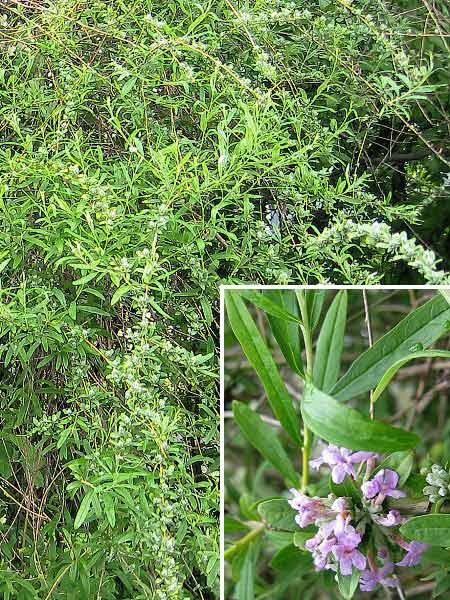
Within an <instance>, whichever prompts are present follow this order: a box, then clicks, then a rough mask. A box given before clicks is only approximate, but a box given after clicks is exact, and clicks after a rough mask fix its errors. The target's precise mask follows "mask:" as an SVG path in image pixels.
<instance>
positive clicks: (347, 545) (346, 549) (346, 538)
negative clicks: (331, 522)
mask: <svg viewBox="0 0 450 600" xmlns="http://www.w3.org/2000/svg"><path fill="white" fill-rule="evenodd" d="M360 541H361V534H360V533H358V532H357V531H356V529H355V528H354V527H352V526H351V525H348V526H347V527H346V528H345V531H343V532H342V533H341V534H339V535H338V536H337V544H335V545H334V546H333V554H334V556H335V558H336V559H337V560H338V561H339V567H340V570H341V574H342V575H351V573H352V567H353V566H355V567H356V568H357V569H359V570H360V571H362V570H363V569H365V568H366V557H365V556H364V555H363V554H361V552H360V551H359V550H357V546H358V545H359V543H360Z"/></svg>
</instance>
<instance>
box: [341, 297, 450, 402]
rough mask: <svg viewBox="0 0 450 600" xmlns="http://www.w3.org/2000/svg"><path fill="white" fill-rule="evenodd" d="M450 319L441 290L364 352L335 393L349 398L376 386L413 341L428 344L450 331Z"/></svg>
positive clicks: (405, 353) (409, 349)
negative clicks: (449, 329) (449, 326)
mask: <svg viewBox="0 0 450 600" xmlns="http://www.w3.org/2000/svg"><path fill="white" fill-rule="evenodd" d="M449 319H450V306H449V305H448V303H447V301H446V300H445V298H444V297H443V296H442V295H441V294H436V296H434V297H433V298H432V299H431V300H429V301H428V302H427V303H426V304H424V305H423V306H420V307H419V308H417V309H415V310H413V311H412V312H411V313H410V314H409V315H408V316H407V317H405V318H404V319H403V320H402V321H400V323H398V324H397V325H396V326H395V327H394V328H393V329H391V331H389V332H388V333H386V334H385V335H384V336H383V337H381V338H380V339H379V340H377V341H376V342H375V344H374V345H373V346H372V347H371V348H369V349H368V350H366V352H364V353H363V354H361V356H359V357H358V358H357V359H356V360H355V361H354V362H353V364H352V365H351V366H350V368H349V370H348V371H347V372H346V373H345V375H344V376H343V377H341V379H340V380H339V381H338V382H337V383H336V385H335V386H334V387H333V389H332V393H333V396H334V397H335V398H336V399H337V400H341V401H342V400H349V399H350V398H353V397H354V396H357V395H359V394H363V393H364V392H367V391H369V390H371V389H373V388H374V387H375V386H376V385H377V383H378V382H379V380H380V379H381V378H382V376H383V374H384V373H385V372H386V371H387V370H388V369H389V368H390V367H391V366H392V365H393V364H394V363H395V362H396V361H398V360H400V359H401V358H403V357H405V356H407V355H408V354H410V353H411V348H412V347H414V345H417V344H421V347H423V348H427V347H428V346H430V345H431V344H432V343H433V342H435V341H436V340H437V339H438V338H439V337H440V336H441V335H443V334H444V333H445V332H446V331H448V321H449Z"/></svg>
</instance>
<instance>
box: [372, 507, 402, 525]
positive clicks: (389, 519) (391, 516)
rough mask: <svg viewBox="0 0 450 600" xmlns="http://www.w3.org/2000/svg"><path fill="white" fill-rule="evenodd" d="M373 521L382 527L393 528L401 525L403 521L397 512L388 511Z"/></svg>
mask: <svg viewBox="0 0 450 600" xmlns="http://www.w3.org/2000/svg"><path fill="white" fill-rule="evenodd" d="M374 521H375V522H376V523H378V524H379V525H383V526H384V527H395V526H396V525H400V523H403V521H404V519H403V517H402V516H401V515H400V511H398V510H395V509H394V510H390V511H389V512H388V514H387V515H382V516H378V517H375V518H374Z"/></svg>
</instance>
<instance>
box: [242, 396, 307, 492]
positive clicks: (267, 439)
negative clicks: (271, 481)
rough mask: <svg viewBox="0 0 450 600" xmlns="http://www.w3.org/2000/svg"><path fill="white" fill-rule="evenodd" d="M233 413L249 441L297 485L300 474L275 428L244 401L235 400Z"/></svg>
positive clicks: (285, 477) (291, 482)
mask: <svg viewBox="0 0 450 600" xmlns="http://www.w3.org/2000/svg"><path fill="white" fill-rule="evenodd" d="M233 415H234V418H235V420H236V423H237V424H238V425H239V428H240V430H241V431H242V433H243V434H244V436H245V437H246V439H247V440H248V442H249V443H250V444H251V445H252V446H254V447H255V448H256V449H257V450H258V452H260V453H261V454H262V456H264V458H266V459H267V460H268V461H269V462H270V464H271V465H272V466H273V467H274V468H275V469H277V471H279V472H280V473H281V475H282V476H283V477H284V479H285V480H286V481H287V482H288V483H289V484H290V485H294V486H295V485H297V483H298V475H297V473H296V471H295V469H294V467H293V465H292V463H291V461H290V459H289V457H288V455H287V454H286V451H285V449H284V448H283V446H282V444H281V442H280V440H279V439H278V436H277V434H276V433H275V432H274V430H273V429H272V428H271V427H270V426H269V425H267V423H264V421H263V420H262V419H261V417H260V416H259V415H258V414H257V413H255V412H254V411H253V410H252V409H251V408H249V407H248V406H247V405H245V404H243V403H242V402H237V401H234V402H233Z"/></svg>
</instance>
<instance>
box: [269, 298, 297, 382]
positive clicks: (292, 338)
mask: <svg viewBox="0 0 450 600" xmlns="http://www.w3.org/2000/svg"><path fill="white" fill-rule="evenodd" d="M264 295H265V296H267V298H269V299H270V300H271V301H272V302H273V303H277V304H278V305H279V306H281V307H283V309H285V310H287V311H289V312H290V313H291V314H293V315H295V316H297V317H298V318H299V319H300V315H299V307H298V303H297V298H296V296H295V292H294V291H292V290H266V291H264ZM267 318H268V320H269V325H270V329H271V330H272V333H273V335H274V337H275V339H276V341H277V344H278V346H279V347H280V350H281V352H282V353H283V356H284V358H285V359H286V361H287V363H288V365H289V366H290V367H291V369H292V370H293V371H295V373H297V374H298V375H300V377H304V370H303V362H302V347H301V344H300V339H301V336H300V330H299V326H298V325H297V323H293V322H292V321H286V320H285V319H277V318H276V317H274V316H273V315H270V314H268V315H267Z"/></svg>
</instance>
